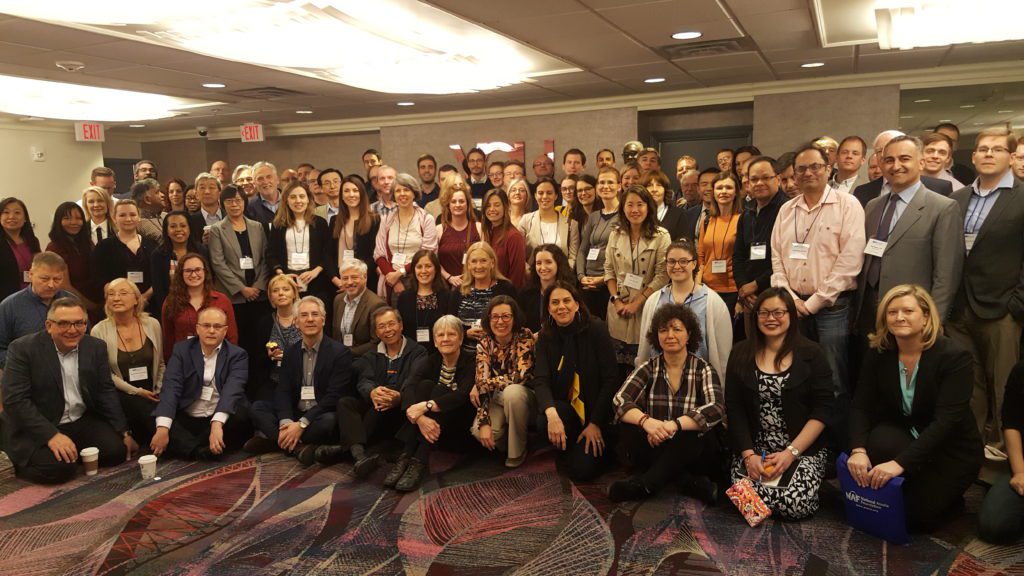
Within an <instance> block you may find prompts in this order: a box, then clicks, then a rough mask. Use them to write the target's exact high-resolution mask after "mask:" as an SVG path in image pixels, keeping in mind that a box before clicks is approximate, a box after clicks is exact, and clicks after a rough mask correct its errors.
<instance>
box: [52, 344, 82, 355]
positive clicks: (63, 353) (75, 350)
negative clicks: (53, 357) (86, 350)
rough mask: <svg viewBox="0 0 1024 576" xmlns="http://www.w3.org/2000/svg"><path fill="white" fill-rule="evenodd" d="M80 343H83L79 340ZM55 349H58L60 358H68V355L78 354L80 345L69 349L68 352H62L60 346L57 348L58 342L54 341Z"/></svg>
mask: <svg viewBox="0 0 1024 576" xmlns="http://www.w3.org/2000/svg"><path fill="white" fill-rule="evenodd" d="M78 345H79V346H81V345H82V344H81V342H79V344H78ZM53 349H54V350H56V351H57V357H58V358H67V357H68V356H74V355H75V354H78V346H75V347H74V348H72V349H71V350H68V351H67V352H61V351H60V348H57V343H56V342H54V343H53Z"/></svg>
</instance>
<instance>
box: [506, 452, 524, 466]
mask: <svg viewBox="0 0 1024 576" xmlns="http://www.w3.org/2000/svg"><path fill="white" fill-rule="evenodd" d="M523 462H526V454H523V455H522V456H518V457H516V458H506V459H505V467H506V468H519V467H520V466H522V465H523Z"/></svg>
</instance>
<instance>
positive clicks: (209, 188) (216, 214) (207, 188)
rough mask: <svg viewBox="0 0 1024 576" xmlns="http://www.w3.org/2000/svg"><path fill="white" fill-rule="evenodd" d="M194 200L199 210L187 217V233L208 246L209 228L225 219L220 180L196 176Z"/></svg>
mask: <svg viewBox="0 0 1024 576" xmlns="http://www.w3.org/2000/svg"><path fill="white" fill-rule="evenodd" d="M196 198H197V199H198V200H199V210H197V211H196V212H195V213H194V214H190V215H189V217H188V227H189V233H190V234H191V236H192V238H193V239H194V240H195V241H196V242H201V243H203V244H209V242H210V232H209V229H210V226H213V225H214V224H216V223H217V222H220V221H221V220H223V219H224V218H225V216H224V209H223V207H222V206H221V205H220V180H217V177H216V176H214V175H213V174H210V173H209V172H203V173H202V174H200V175H199V176H196ZM140 232H141V230H140Z"/></svg>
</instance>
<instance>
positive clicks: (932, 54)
mask: <svg viewBox="0 0 1024 576" xmlns="http://www.w3.org/2000/svg"><path fill="white" fill-rule="evenodd" d="M945 53H946V49H945V48H933V49H918V50H912V51H908V52H899V51H889V52H881V53H878V54H861V55H860V57H859V58H858V59H857V71H858V72H887V71H891V70H907V69H913V68H931V67H933V66H938V65H939V62H940V61H941V60H942V57H943V55H945Z"/></svg>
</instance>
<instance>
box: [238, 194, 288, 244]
mask: <svg viewBox="0 0 1024 576" xmlns="http://www.w3.org/2000/svg"><path fill="white" fill-rule="evenodd" d="M278 198H279V199H280V200H281V204H284V198H281V197H280V194H279V195H278ZM281 204H278V208H279V209H280V206H281ZM274 216H276V214H274V213H273V212H271V211H270V209H269V208H267V207H266V206H264V205H263V198H262V197H261V196H260V195H259V193H256V195H254V196H253V197H252V198H251V199H249V203H248V204H246V205H245V217H246V218H248V219H250V220H255V221H257V222H259V223H260V224H263V231H264V232H266V233H267V234H270V224H271V223H272V222H273V221H274Z"/></svg>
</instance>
